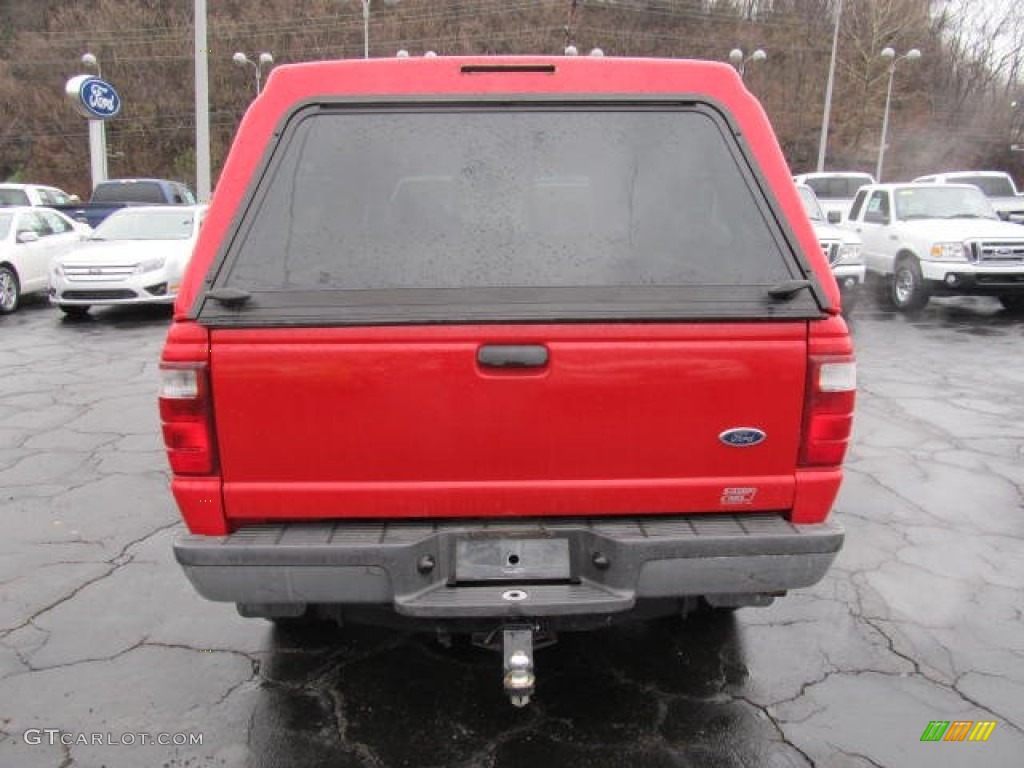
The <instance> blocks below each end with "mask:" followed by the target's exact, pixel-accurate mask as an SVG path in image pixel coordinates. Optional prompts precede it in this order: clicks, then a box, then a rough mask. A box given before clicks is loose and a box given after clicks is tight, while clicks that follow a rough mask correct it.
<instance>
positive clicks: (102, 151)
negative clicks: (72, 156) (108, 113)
mask: <svg viewBox="0 0 1024 768" xmlns="http://www.w3.org/2000/svg"><path fill="white" fill-rule="evenodd" d="M80 61H81V62H82V65H83V66H86V67H89V68H91V69H95V70H96V76H97V77H98V78H100V79H101V80H102V79H103V70H102V69H101V68H100V60H99V59H97V58H96V56H95V54H92V53H89V52H88V51H86V52H85V53H83V54H82V58H81V59H80ZM89 155H90V162H91V164H92V183H93V186H94V187H95V186H96V185H97V184H98V183H99V182H101V181H106V180H107V122H106V120H90V121H89Z"/></svg>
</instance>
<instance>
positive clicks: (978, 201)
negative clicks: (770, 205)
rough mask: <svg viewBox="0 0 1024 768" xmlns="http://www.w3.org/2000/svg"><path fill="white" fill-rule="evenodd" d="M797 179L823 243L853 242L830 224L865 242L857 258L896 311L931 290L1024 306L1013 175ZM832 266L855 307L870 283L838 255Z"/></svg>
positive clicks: (1021, 205)
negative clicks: (885, 180)
mask: <svg viewBox="0 0 1024 768" xmlns="http://www.w3.org/2000/svg"><path fill="white" fill-rule="evenodd" d="M793 180H794V181H795V182H796V183H797V188H798V189H799V190H800V194H801V196H802V197H803V198H804V203H805V206H806V207H807V210H808V217H809V218H810V219H811V222H812V224H813V225H814V227H815V230H816V231H817V232H818V237H819V239H820V240H821V245H822V248H823V249H828V248H837V244H841V243H843V242H844V241H843V239H842V237H840V236H838V235H837V234H836V230H835V227H833V228H832V229H833V231H832V232H829V229H828V225H829V224H832V225H839V226H840V227H841V230H838V231H841V232H845V237H854V238H856V242H858V243H860V246H859V247H858V255H857V256H856V257H853V256H849V257H848V258H856V259H857V261H858V262H860V263H861V265H862V266H861V267H860V268H861V269H862V270H863V272H864V279H862V280H861V282H871V283H872V284H874V285H875V286H876V288H877V290H878V293H879V296H880V297H881V298H882V299H883V301H884V302H885V303H887V304H889V305H890V306H891V307H893V308H895V309H898V310H902V311H914V310H918V309H920V308H922V307H923V306H924V305H925V304H927V303H928V300H929V299H930V297H931V296H944V295H945V296H949V295H983V296H994V297H996V298H998V299H999V301H1000V302H1001V303H1002V304H1003V306H1004V307H1005V308H1006V309H1007V310H1009V311H1011V312H1019V311H1024V229H1021V227H1020V225H1021V224H1024V195H1022V194H1021V193H1020V192H1018V191H1017V188H1016V186H1015V185H1014V183H1013V179H1012V178H1011V177H1010V176H1009V174H1006V173H1003V172H1001V171H959V172H955V173H953V172H951V173H938V174H931V175H928V176H920V177H918V178H916V179H914V181H913V182H909V183H905V184H876V183H875V180H874V179H873V178H872V177H871V176H870V175H868V174H865V173H852V172H830V173H805V174H800V175H797V176H794V177H793ZM816 197H818V198H822V199H821V202H820V204H819V202H818V200H817V199H816ZM822 209H824V216H823V215H822V214H823V211H822ZM850 252H851V246H847V253H850ZM826 253H827V254H828V253H831V252H830V251H829V250H826ZM835 255H836V257H837V256H838V249H837V250H836V251H835ZM861 256H862V257H863V260H861ZM830 263H831V264H832V265H833V273H834V274H835V277H836V280H837V282H839V285H840V288H841V289H842V291H843V306H844V309H846V310H849V309H850V308H851V307H852V306H853V304H855V303H856V301H857V296H856V295H857V293H859V291H860V283H858V282H856V280H855V278H853V277H851V276H850V275H849V274H848V273H849V268H848V267H847V268H845V270H844V269H841V268H840V267H839V265H838V264H837V262H836V261H834V260H833V258H830Z"/></svg>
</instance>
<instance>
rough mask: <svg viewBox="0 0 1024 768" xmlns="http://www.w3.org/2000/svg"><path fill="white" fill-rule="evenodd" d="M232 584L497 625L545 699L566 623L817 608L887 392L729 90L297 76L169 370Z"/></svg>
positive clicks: (221, 187)
mask: <svg viewBox="0 0 1024 768" xmlns="http://www.w3.org/2000/svg"><path fill="white" fill-rule="evenodd" d="M161 371H162V384H161V391H160V412H161V418H162V422H163V432H164V438H165V442H166V446H167V452H168V456H169V460H170V465H171V469H172V471H173V481H172V489H173V493H174V496H175V499H176V500H177V503H178V505H179V507H180V509H181V513H182V516H183V517H184V520H185V523H186V524H187V526H188V529H189V533H188V534H185V535H182V536H181V537H179V539H178V540H177V541H176V543H175V545H174V551H175V555H176V557H177V560H178V562H179V563H180V564H181V565H182V566H183V568H184V570H185V572H186V573H187V575H188V577H189V579H191V581H192V582H193V584H194V585H195V587H196V589H197V590H198V591H199V592H200V593H201V594H202V595H203V596H205V597H207V598H209V599H212V600H221V601H228V602H234V603H236V604H237V605H238V610H239V611H240V612H241V613H242V614H243V615H245V616H254V617H265V618H269V619H272V620H275V621H301V620H306V619H311V618H315V619H323V618H330V619H336V620H339V621H340V620H352V621H376V622H381V623H394V624H397V625H404V626H412V627H416V628H419V629H424V630H429V631H437V632H457V633H469V634H472V635H473V637H474V638H475V639H476V640H477V641H478V642H480V643H482V644H485V645H489V646H491V647H494V648H496V649H497V650H499V651H500V652H501V654H502V659H503V681H504V687H505V690H506V692H507V693H508V695H509V696H510V697H511V699H512V701H513V703H515V704H519V705H521V704H523V703H525V702H526V701H528V700H529V697H530V695H531V694H532V693H533V688H534V666H533V662H534V658H533V651H534V648H535V647H537V646H538V645H539V644H540V643H541V642H547V641H548V640H550V639H551V638H552V637H553V635H554V633H556V632H558V631H562V630H575V629H586V628H590V627H597V626H605V625H607V624H609V623H610V622H612V621H614V620H618V619H626V618H643V617H650V616H655V615H659V614H662V615H663V614H667V613H683V614H685V613H687V612H688V611H690V610H693V609H695V608H702V609H708V608H720V609H731V608H734V607H737V606H742V605H766V604H768V603H770V602H771V601H772V599H773V598H774V597H776V596H779V595H782V594H784V593H785V592H786V591H787V590H789V589H794V588H800V587H806V586H808V585H811V584H814V583H815V582H817V581H818V580H819V579H820V578H821V577H822V576H823V574H824V573H825V571H826V570H827V569H828V567H829V565H830V564H831V562H832V561H833V559H834V557H835V555H836V553H837V552H838V550H839V549H840V547H841V546H842V541H843V532H842V529H841V527H840V526H839V525H838V524H837V523H836V522H834V521H833V520H831V519H830V517H829V515H830V511H831V509H832V505H833V502H834V499H835V497H836V493H837V491H838V489H839V485H840V481H841V476H842V470H841V463H842V461H843V456H844V453H845V450H846V446H847V442H848V439H849V436H850V428H851V422H852V414H853V405H854V390H855V364H854V359H853V353H852V347H851V342H850V337H849V334H848V331H847V327H846V325H845V323H844V321H843V319H842V317H841V316H840V307H839V294H838V291H837V288H836V284H835V281H834V279H833V278H832V276H831V274H830V272H829V266H828V262H827V261H826V259H825V257H824V255H823V254H822V251H821V248H820V246H819V244H818V241H817V239H816V237H815V234H814V231H813V229H812V228H811V225H810V223H809V222H808V220H807V217H806V215H805V213H804V210H803V207H802V204H801V202H800V198H799V197H798V195H797V192H796V190H795V188H794V185H793V182H792V180H791V177H790V173H789V169H788V168H787V166H786V163H785V161H784V160H783V157H782V154H781V152H780V150H779V147H778V144H777V142H776V140H775V137H774V134H773V132H772V129H771V127H770V125H769V123H768V120H767V119H766V117H765V114H764V112H763V111H762V109H761V108H760V106H759V104H758V103H757V101H756V100H755V99H754V98H753V97H752V96H751V95H750V94H749V93H748V92H747V91H746V90H745V88H744V87H743V84H742V83H741V81H740V79H739V78H738V77H737V75H736V73H735V72H734V71H733V70H732V69H731V68H729V67H728V66H725V65H721V64H715V63H709V62H696V61H666V60H651V59H647V60H639V59H612V58H551V57H508V58H444V57H439V58H425V59H395V60H375V61H338V62H322V63H308V64H297V65H290V66H282V67H278V68H276V69H275V70H274V72H273V74H272V75H271V76H270V79H269V82H268V83H267V86H266V89H265V90H264V91H263V93H262V95H261V96H260V97H259V98H258V99H257V100H256V101H255V103H254V104H253V106H252V107H251V108H250V109H249V111H248V113H247V114H246V116H245V118H244V120H243V122H242V124H241V126H240V128H239V131H238V135H237V137H236V140H235V142H234V145H233V147H232V149H231V152H230V155H229V157H228V159H227V162H226V165H225V167H224V170H223V173H222V175H221V179H220V182H219V184H218V189H217V195H216V198H215V199H214V201H213V203H212V205H211V207H210V210H209V215H208V217H207V220H206V224H205V226H204V229H203V231H202V234H201V235H200V239H199V242H198V245H197V247H196V252H195V255H194V257H193V259H192V261H191V264H190V266H189V269H188V272H187V275H186V278H185V281H184V284H183V285H182V288H181V292H180V294H179V297H178V301H177V304H176V307H175V316H174V322H173V325H172V327H171V329H170V332H169V335H168V338H167V342H166V346H165V347H164V350H163V355H162V362H161Z"/></svg>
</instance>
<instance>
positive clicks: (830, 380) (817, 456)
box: [800, 355, 857, 467]
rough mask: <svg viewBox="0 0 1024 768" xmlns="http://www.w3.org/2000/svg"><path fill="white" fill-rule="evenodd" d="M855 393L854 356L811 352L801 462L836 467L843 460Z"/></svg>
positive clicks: (803, 464)
mask: <svg viewBox="0 0 1024 768" xmlns="http://www.w3.org/2000/svg"><path fill="white" fill-rule="evenodd" d="M856 393H857V364H856V363H855V362H854V361H853V357H851V356H848V355H843V356H825V355H822V356H813V355H812V356H811V358H810V366H809V369H808V380H807V404H806V407H805V409H804V425H803V440H802V441H801V448H800V464H801V466H805V467H837V466H839V465H840V464H842V463H843V457H844V456H845V455H846V446H847V445H848V444H849V442H850V432H851V430H852V429H853V403H854V399H855V397H856Z"/></svg>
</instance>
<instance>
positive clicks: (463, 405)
mask: <svg viewBox="0 0 1024 768" xmlns="http://www.w3.org/2000/svg"><path fill="white" fill-rule="evenodd" d="M495 64H517V65H523V64H528V65H550V66H552V67H554V72H553V73H537V72H532V73H523V72H515V73H510V72H502V73H486V74H480V73H474V74H466V73H464V72H463V71H462V67H464V66H466V65H491V66H493V65H495ZM645 94H646V95H652V96H658V97H666V98H682V99H685V98H686V97H688V96H694V95H697V96H696V98H698V99H699V100H700V101H704V102H709V103H712V104H715V105H718V106H719V107H720V108H721V109H722V112H723V113H724V114H726V115H728V117H729V118H730V119H731V120H733V121H735V124H736V126H737V128H738V132H739V135H740V140H741V141H743V142H745V143H746V149H747V151H748V152H749V156H750V158H751V161H752V164H753V165H754V166H755V167H756V169H757V173H759V174H760V176H761V186H762V188H763V190H764V191H765V194H766V195H767V196H768V197H769V198H770V199H772V200H773V201H774V203H776V205H777V210H778V211H779V212H780V215H781V216H782V218H783V219H785V221H784V222H783V223H784V225H785V226H787V227H789V228H790V229H791V230H792V232H793V233H794V234H795V236H796V240H797V243H798V245H799V247H800V249H801V250H802V251H803V257H804V259H805V260H806V262H807V263H808V264H810V266H811V268H812V269H813V271H814V273H815V275H816V276H817V279H818V280H819V281H820V282H821V284H822V286H823V288H824V291H825V294H826V296H827V298H828V300H829V302H830V304H831V306H830V307H829V308H828V310H827V311H828V312H829V313H830V314H831V316H830V317H829V318H828V319H825V320H812V321H810V322H807V321H802V320H801V321H788V322H751V323H720V322H719V323H651V324H601V323H595V324H571V325H519V326H516V325H509V326H501V325H493V326H492V325H480V326H472V325H463V326H445V325H436V326H424V327H404V326H399V327H359V328H351V327H350V328H344V327H334V328H253V329H230V330H229V329H213V330H207V329H204V328H202V327H200V326H198V325H197V324H195V323H194V322H191V321H190V320H189V317H190V313H191V312H192V311H193V307H194V305H195V302H196V298H197V296H198V295H199V294H200V292H201V291H202V290H203V281H204V280H205V279H206V278H207V277H208V273H209V272H210V269H211V266H212V265H213V264H214V262H215V259H216V258H217V257H218V254H219V253H221V252H222V250H223V249H224V248H225V246H226V244H227V243H228V242H229V240H230V238H231V237H232V234H233V229H232V227H233V225H234V224H235V223H236V222H237V220H238V217H239V216H240V215H241V211H242V210H243V209H244V207H245V206H246V205H247V200H248V195H249V194H250V193H251V191H252V186H253V184H254V183H255V182H254V180H255V179H256V177H257V175H258V171H259V168H260V165H261V163H263V162H264V161H265V159H266V158H267V156H268V155H269V153H270V152H271V151H272V149H273V147H274V143H275V141H276V138H275V137H276V133H275V132H276V131H277V130H278V129H279V128H280V127H281V123H282V121H283V120H284V118H285V117H286V116H287V115H288V114H290V112H291V111H293V110H294V109H295V108H296V106H297V105H298V104H300V103H303V102H315V101H317V100H318V99H327V100H335V99H338V98H341V97H343V98H349V99H353V100H359V99H360V98H362V97H366V99H367V100H373V101H378V102H379V101H381V100H383V101H385V102H386V101H388V100H401V99H405V98H414V97H417V96H420V97H424V98H425V99H430V100H442V101H443V100H444V99H445V98H451V99H459V98H468V99H472V98H474V97H480V96H487V95H503V96H504V95H507V96H508V97H509V98H510V99H512V100H516V99H517V98H518V97H522V98H523V99H525V100H529V99H531V98H544V97H546V96H556V97H557V96H564V97H566V99H567V100H568V99H571V98H572V97H574V96H575V97H579V98H593V97H597V98H602V97H607V98H611V99H621V100H629V98H630V97H631V96H635V95H645ZM838 307H839V293H838V289H837V287H836V285H835V282H834V280H833V279H832V277H831V272H830V270H829V268H828V264H827V262H826V259H825V257H824V255H823V254H822V251H821V249H820V247H819V244H818V241H817V238H816V236H815V234H814V231H813V229H812V228H811V226H810V223H809V222H808V220H807V217H806V215H805V212H804V208H803V205H802V203H801V201H800V199H799V197H798V195H797V193H796V190H795V187H794V185H793V183H792V180H791V176H790V171H789V168H788V167H787V165H786V162H785V160H784V158H783V155H782V152H781V150H780V148H779V146H778V144H777V142H776V139H775V137H774V133H773V131H772V129H771V126H770V125H769V122H768V120H767V117H766V115H765V113H764V111H763V109H762V108H761V106H760V104H759V103H758V102H757V100H756V99H755V98H754V97H753V96H752V95H751V94H750V93H749V92H748V91H747V90H746V88H745V87H744V85H743V83H742V81H741V80H740V78H739V77H738V76H737V74H736V73H735V71H734V70H733V69H732V67H730V66H728V65H724V64H718V63H713V62H696V61H669V60H653V59H651V60H648V59H614V58H603V59H590V58H585V57H580V58H562V57H559V58H550V57H506V58H497V57H489V58H444V57H442V58H436V59H394V60H374V61H337V62H318V63H310V64H297V65H286V66H280V67H277V68H275V69H274V71H273V73H272V74H271V76H270V78H269V81H268V83H267V86H266V88H265V89H264V91H263V93H262V94H261V95H260V97H259V98H258V99H257V100H256V101H255V102H254V103H253V105H252V106H251V107H250V109H249V110H248V112H247V113H246V115H245V118H244V119H243V121H242V124H241V126H240V128H239V133H238V140H236V141H235V143H234V145H233V147H232V149H231V152H230V154H229V156H228V159H227V162H226V164H225V166H224V169H223V171H222V173H221V176H220V179H219V181H218V184H217V191H216V195H215V196H214V200H213V203H212V206H211V208H210V212H209V215H208V216H207V219H206V222H205V224H204V228H203V230H202V233H201V234H200V238H199V242H198V244H197V246H196V250H195V254H194V256H193V258H192V260H191V262H190V266H189V269H188V272H187V274H186V276H185V280H184V282H183V285H182V288H181V291H180V293H179V297H178V300H177V303H176V305H175V324H174V326H173V327H172V329H171V332H170V334H169V336H168V342H167V345H166V347H165V350H164V354H163V359H164V361H166V362H198V363H206V364H207V365H208V373H209V377H210V385H211V386H210V390H211V392H212V398H213V399H212V403H211V405H212V413H213V424H214V430H215V435H214V437H215V440H214V442H215V451H216V463H215V466H216V467H217V474H215V475H211V476H209V477H187V478H183V477H178V478H176V479H175V480H174V483H173V489H174V493H175V498H176V499H177V500H178V503H179V506H180V507H181V509H182V514H183V516H184V518H185V520H186V522H187V524H188V526H189V528H190V530H192V531H193V532H196V533H208V534H219V533H224V532H226V531H228V530H230V529H232V528H234V527H236V526H237V525H239V524H240V523H242V522H243V521H245V522H259V521H266V520H288V519H316V518H347V517H362V518H376V517H486V516H515V515H522V516H545V515H576V514H580V515H588V516H596V515H645V514H659V513H676V514H678V513H690V512H692V513H708V512H738V511H766V510H777V511H791V517H792V519H793V521H794V522H801V523H804V522H816V521H820V520H823V519H825V518H826V517H827V516H828V513H829V511H830V509H831V505H832V503H833V501H834V499H835V496H836V493H837V491H838V488H839V483H840V480H841V470H839V469H838V468H827V467H826V468H813V469H803V468H799V467H798V456H799V454H800V451H801V441H802V439H803V436H802V435H801V431H802V430H803V429H804V427H803V425H804V424H805V421H806V419H805V409H807V408H808V398H807V391H808V385H809V382H808V379H809V373H808V355H809V354H813V355H821V356H836V357H837V358H843V357H846V358H850V359H852V357H851V355H852V350H851V344H850V339H849V335H848V331H847V328H846V325H845V323H844V322H843V320H842V319H841V318H840V317H839V316H838ZM483 344H541V345H544V346H546V347H547V349H548V352H549V362H548V364H547V365H546V366H544V367H542V368H537V369H519V370H511V371H510V370H503V371H493V370H485V369H482V368H481V367H480V366H479V365H478V363H477V360H476V354H477V351H478V349H479V347H480V346H481V345H483ZM738 427H750V428H756V429H760V430H763V431H764V432H765V433H766V435H767V438H766V440H765V441H764V443H763V444H761V445H760V446H757V447H756V448H749V447H748V448H737V447H732V446H729V445H726V444H725V443H723V442H722V441H721V440H720V438H719V436H720V435H721V433H722V432H723V431H725V430H727V429H732V428H738ZM737 490H738V491H739V493H737V492H736V491H737Z"/></svg>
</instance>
